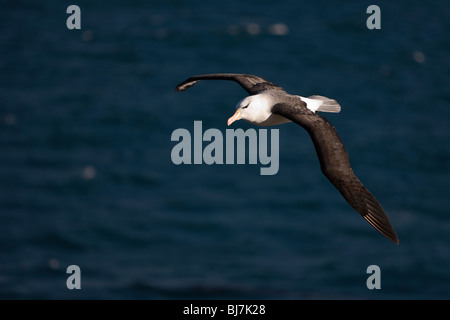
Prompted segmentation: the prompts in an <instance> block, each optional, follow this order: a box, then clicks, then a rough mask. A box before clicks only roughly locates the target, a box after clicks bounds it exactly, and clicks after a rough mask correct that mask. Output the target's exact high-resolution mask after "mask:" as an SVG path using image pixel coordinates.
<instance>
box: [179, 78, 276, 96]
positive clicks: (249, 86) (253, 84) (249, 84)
mask: <svg viewBox="0 0 450 320" xmlns="http://www.w3.org/2000/svg"><path fill="white" fill-rule="evenodd" d="M199 80H231V81H234V82H237V83H239V84H240V85H241V86H242V87H243V88H244V89H245V90H246V91H247V92H248V93H249V94H251V95H253V94H258V93H260V92H263V91H266V90H269V89H276V90H282V91H284V90H283V88H281V87H279V86H277V85H274V84H273V83H272V82H269V81H267V80H264V79H263V78H260V77H257V76H253V75H251V74H238V73H212V74H203V75H199V76H193V77H190V78H189V79H186V80H184V81H183V82H182V83H180V84H179V85H177V86H176V88H175V90H176V91H184V90H186V89H189V88H190V87H192V86H193V85H194V84H196V83H197V81H199Z"/></svg>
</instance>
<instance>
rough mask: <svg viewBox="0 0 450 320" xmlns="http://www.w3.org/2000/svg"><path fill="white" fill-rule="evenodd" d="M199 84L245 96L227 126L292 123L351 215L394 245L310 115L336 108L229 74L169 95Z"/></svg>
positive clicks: (342, 157)
mask: <svg viewBox="0 0 450 320" xmlns="http://www.w3.org/2000/svg"><path fill="white" fill-rule="evenodd" d="M199 80H231V81H234V82H237V83H238V84H240V85H241V86H242V87H243V88H244V89H245V90H246V91H247V92H248V93H249V94H250V95H249V96H248V97H246V98H244V99H242V100H241V101H239V102H238V104H237V106H236V108H237V110H236V113H235V114H234V115H233V116H231V117H230V118H229V119H228V125H230V124H232V123H233V122H234V121H236V120H239V119H244V120H246V121H248V122H250V123H253V124H256V125H260V126H270V125H276V124H281V123H286V122H290V121H292V122H295V123H296V124H298V125H300V126H301V127H303V128H304V129H305V130H306V131H307V132H308V134H309V135H310V136H311V139H312V141H313V143H314V147H315V149H316V152H317V155H318V157H319V162H320V168H321V170H322V173H323V174H324V175H325V176H326V177H327V178H328V180H330V181H331V183H332V184H333V185H334V186H335V187H336V188H337V189H338V190H339V192H340V193H341V194H342V196H343V197H344V198H345V200H347V202H348V203H349V204H350V205H351V206H352V207H353V209H355V210H356V211H357V212H358V213H359V214H360V215H361V216H362V217H363V218H364V219H366V220H367V221H368V222H369V223H370V224H371V225H372V226H373V227H374V228H375V229H377V230H378V231H379V232H380V233H381V234H383V235H384V236H385V237H387V238H388V239H390V240H391V241H393V242H395V243H396V244H398V243H399V240H398V237H397V234H396V233H395V231H394V229H393V228H392V226H391V223H390V222H389V218H388V216H387V215H386V213H385V212H384V210H383V208H382V206H381V205H380V203H379V202H378V201H377V199H375V197H374V196H373V195H372V193H370V191H369V190H368V189H367V188H366V187H365V186H364V185H363V184H362V182H361V181H360V180H359V179H358V177H357V176H356V175H355V174H354V173H353V170H352V168H351V166H350V161H349V157H348V154H347V151H346V150H345V147H344V144H343V143H342V140H341V138H340V137H339V135H338V134H337V132H336V130H335V128H334V127H333V125H332V124H331V123H330V122H329V121H328V120H327V119H325V118H323V117H321V116H320V115H318V114H317V113H316V112H317V111H322V112H339V111H340V110H341V107H340V105H339V104H338V103H337V102H336V100H333V99H329V98H326V97H323V96H317V95H314V96H310V97H308V98H305V97H301V96H297V95H291V94H288V93H287V92H286V91H284V89H283V88H282V87H280V86H277V85H275V84H273V83H271V82H269V81H267V80H265V79H263V78H260V77H257V76H254V75H249V74H234V73H215V74H205V75H197V76H193V77H190V78H188V79H186V80H185V81H183V82H181V83H180V84H179V85H178V86H177V87H176V88H175V90H176V91H184V90H186V89H189V88H190V87H192V86H193V85H195V83H197V81H199Z"/></svg>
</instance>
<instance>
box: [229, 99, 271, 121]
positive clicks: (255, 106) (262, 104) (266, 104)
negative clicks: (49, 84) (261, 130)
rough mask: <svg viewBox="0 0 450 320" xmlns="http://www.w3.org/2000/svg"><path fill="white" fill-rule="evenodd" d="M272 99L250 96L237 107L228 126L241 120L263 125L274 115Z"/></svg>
mask: <svg viewBox="0 0 450 320" xmlns="http://www.w3.org/2000/svg"><path fill="white" fill-rule="evenodd" d="M271 107H272V105H271V102H270V99H269V98H268V97H266V96H264V95H262V94H258V95H253V96H248V97H247V98H245V99H242V100H241V101H239V102H238V103H237V105H236V108H237V110H236V113H235V114H234V115H233V116H232V117H231V118H230V119H228V125H230V124H232V123H233V122H234V121H236V120H239V119H244V120H247V121H248V122H251V123H254V124H259V125H261V124H262V123H264V122H265V121H266V120H267V119H269V117H270V116H271V115H272V112H271V111H270V110H271Z"/></svg>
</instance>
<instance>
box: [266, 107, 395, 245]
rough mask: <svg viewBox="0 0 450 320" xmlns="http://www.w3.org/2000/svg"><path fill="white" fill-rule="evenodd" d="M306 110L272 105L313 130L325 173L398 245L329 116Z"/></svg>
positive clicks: (392, 230) (360, 210)
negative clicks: (353, 166)
mask: <svg viewBox="0 0 450 320" xmlns="http://www.w3.org/2000/svg"><path fill="white" fill-rule="evenodd" d="M303 109H306V108H299V107H297V106H292V105H289V104H283V103H280V104H276V105H275V106H274V107H273V108H272V113H276V114H279V115H281V116H283V117H285V118H287V119H289V120H291V121H293V122H295V123H297V124H299V125H300V126H302V127H303V128H304V129H305V130H306V131H307V132H308V133H309V135H310V136H311V139H312V141H313V143H314V147H315V149H316V152H317V155H318V157H319V161H320V168H321V170H322V172H323V174H324V175H325V176H326V177H327V178H328V180H330V181H331V183H332V184H333V185H334V186H335V187H336V188H337V189H338V190H339V192H340V193H341V194H342V195H343V196H344V198H345V200H347V202H348V203H349V204H350V205H351V206H352V207H353V208H354V209H355V210H356V211H357V212H358V213H359V214H360V215H361V216H362V217H363V218H364V219H366V220H367V221H368V222H369V223H370V224H371V225H372V226H373V227H374V228H375V229H377V230H378V231H379V232H381V233H382V234H383V235H384V236H385V237H387V238H388V239H390V240H392V241H393V242H395V243H397V244H398V243H399V240H398V237H397V234H396V233H395V231H394V229H393V228H392V226H391V223H390V221H389V218H388V216H387V215H386V213H385V212H384V210H383V208H382V207H381V205H380V203H379V202H378V201H377V199H376V198H375V197H374V196H373V194H372V193H370V191H369V190H368V189H367V188H366V187H365V186H364V185H363V184H362V182H361V181H360V180H359V179H358V177H357V176H356V175H355V174H354V173H353V170H352V168H351V166H350V161H349V157H348V154H347V151H346V150H345V147H344V144H343V143H342V140H341V138H340V137H339V135H338V134H337V132H336V130H335V128H334V127H333V125H332V124H331V123H330V122H328V120H326V119H325V118H323V117H321V116H319V115H317V114H315V113H313V112H309V111H308V110H306V111H305V110H303Z"/></svg>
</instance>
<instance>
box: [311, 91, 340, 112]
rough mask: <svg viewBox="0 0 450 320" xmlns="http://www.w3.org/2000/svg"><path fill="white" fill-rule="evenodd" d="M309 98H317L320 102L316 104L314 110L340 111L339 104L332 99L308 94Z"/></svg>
mask: <svg viewBox="0 0 450 320" xmlns="http://www.w3.org/2000/svg"><path fill="white" fill-rule="evenodd" d="M308 98H309V99H313V100H317V101H320V104H319V105H318V107H317V109H316V111H321V112H334V113H337V112H340V111H341V106H340V105H339V103H338V102H337V101H336V100H334V99H330V98H327V97H324V96H317V95H315V96H309V97H308Z"/></svg>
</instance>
